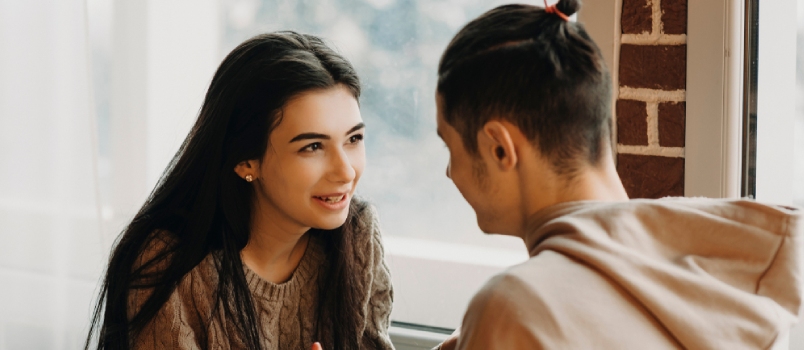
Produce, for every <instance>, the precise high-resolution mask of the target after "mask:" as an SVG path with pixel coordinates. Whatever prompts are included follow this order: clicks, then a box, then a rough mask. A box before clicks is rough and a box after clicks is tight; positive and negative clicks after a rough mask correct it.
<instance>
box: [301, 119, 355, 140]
mask: <svg viewBox="0 0 804 350" xmlns="http://www.w3.org/2000/svg"><path fill="white" fill-rule="evenodd" d="M365 127H366V124H365V123H358V124H357V125H355V126H353V127H352V128H351V129H349V131H347V132H346V135H349V134H351V133H353V132H355V131H358V130H360V129H362V128H365ZM329 139H331V137H329V135H324V134H319V133H315V132H305V133H302V134H298V135H296V137H294V138H292V139H290V142H288V143H294V142H298V141H303V140H329Z"/></svg>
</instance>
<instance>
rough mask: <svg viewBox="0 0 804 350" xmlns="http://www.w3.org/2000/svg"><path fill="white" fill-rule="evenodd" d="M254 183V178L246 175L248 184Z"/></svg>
mask: <svg viewBox="0 0 804 350" xmlns="http://www.w3.org/2000/svg"><path fill="white" fill-rule="evenodd" d="M251 181H254V176H251V175H246V182H251Z"/></svg>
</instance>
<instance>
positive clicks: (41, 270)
mask: <svg viewBox="0 0 804 350" xmlns="http://www.w3.org/2000/svg"><path fill="white" fill-rule="evenodd" d="M86 23H87V21H86V11H85V5H84V1H83V0H50V1H39V0H37V1H22V0H20V1H14V0H2V1H0V349H76V348H79V347H80V346H81V344H82V340H83V337H84V336H85V332H86V325H87V323H88V320H89V310H90V304H91V302H92V300H93V298H94V295H95V288H96V284H97V281H98V278H99V276H100V273H101V271H102V269H103V266H104V264H105V259H106V258H105V256H106V251H107V250H108V245H109V242H107V239H105V238H104V237H103V236H102V228H101V220H100V206H99V202H98V198H99V196H98V193H99V192H98V186H97V181H96V180H97V176H96V174H97V172H96V167H97V162H96V156H95V155H96V154H97V153H96V150H97V145H96V133H95V131H94V130H95V118H94V113H93V108H92V99H91V95H92V94H91V91H90V84H89V81H90V79H89V77H90V74H89V67H90V65H89V60H88V55H89V45H88V39H87V35H86V33H87V25H86Z"/></svg>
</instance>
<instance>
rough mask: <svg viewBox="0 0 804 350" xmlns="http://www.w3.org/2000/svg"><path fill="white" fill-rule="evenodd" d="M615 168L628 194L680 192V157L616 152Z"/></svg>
mask: <svg viewBox="0 0 804 350" xmlns="http://www.w3.org/2000/svg"><path fill="white" fill-rule="evenodd" d="M617 172H618V173H619V174H620V179H622V181H623V186H625V191H626V192H628V196H629V197H631V198H661V197H667V196H683V195H684V158H669V157H657V156H642V155H635V154H618V155H617Z"/></svg>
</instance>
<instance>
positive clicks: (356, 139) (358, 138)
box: [349, 134, 363, 143]
mask: <svg viewBox="0 0 804 350" xmlns="http://www.w3.org/2000/svg"><path fill="white" fill-rule="evenodd" d="M360 141H363V134H355V135H352V137H350V138H349V143H358V142H360Z"/></svg>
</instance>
